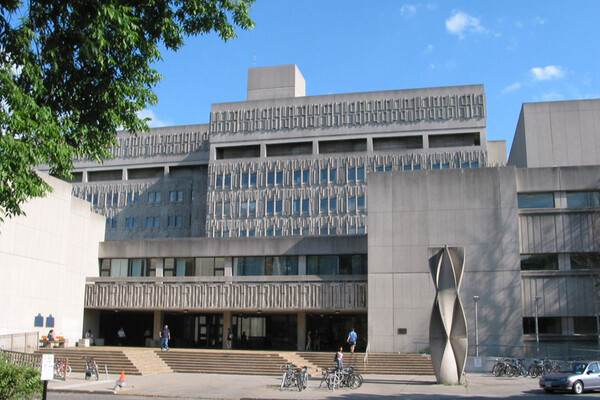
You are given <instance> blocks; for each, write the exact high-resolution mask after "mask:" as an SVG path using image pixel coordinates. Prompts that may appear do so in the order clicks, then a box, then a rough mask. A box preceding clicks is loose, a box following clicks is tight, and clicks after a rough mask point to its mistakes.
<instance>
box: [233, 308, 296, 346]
mask: <svg viewBox="0 0 600 400" xmlns="http://www.w3.org/2000/svg"><path fill="white" fill-rule="evenodd" d="M231 322H232V325H231V332H232V333H233V346H232V347H233V348H234V349H236V348H237V349H255V350H296V341H297V339H296V337H297V330H298V316H297V315H296V314H258V313H256V314H237V315H234V316H233V317H232V321H231Z"/></svg>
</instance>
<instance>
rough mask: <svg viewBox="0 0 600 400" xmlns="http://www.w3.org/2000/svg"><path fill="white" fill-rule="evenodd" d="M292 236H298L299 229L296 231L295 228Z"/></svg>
mask: <svg viewBox="0 0 600 400" xmlns="http://www.w3.org/2000/svg"><path fill="white" fill-rule="evenodd" d="M292 234H293V235H294V236H300V229H298V228H295V229H294V230H293V232H292Z"/></svg>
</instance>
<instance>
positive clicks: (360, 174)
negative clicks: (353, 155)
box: [356, 167, 365, 182]
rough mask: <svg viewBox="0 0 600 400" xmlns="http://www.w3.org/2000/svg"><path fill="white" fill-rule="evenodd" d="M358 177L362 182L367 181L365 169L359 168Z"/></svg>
mask: <svg viewBox="0 0 600 400" xmlns="http://www.w3.org/2000/svg"><path fill="white" fill-rule="evenodd" d="M356 176H357V177H358V180H359V181H360V182H363V181H364V180H365V167H358V168H357V171H356Z"/></svg>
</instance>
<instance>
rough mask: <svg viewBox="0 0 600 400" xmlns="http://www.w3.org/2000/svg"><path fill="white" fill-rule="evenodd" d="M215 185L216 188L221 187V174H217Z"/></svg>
mask: <svg viewBox="0 0 600 400" xmlns="http://www.w3.org/2000/svg"><path fill="white" fill-rule="evenodd" d="M217 187H218V188H221V187H223V175H221V174H219V175H217Z"/></svg>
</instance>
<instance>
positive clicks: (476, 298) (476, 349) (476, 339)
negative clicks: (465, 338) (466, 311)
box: [473, 296, 479, 357]
mask: <svg viewBox="0 0 600 400" xmlns="http://www.w3.org/2000/svg"><path fill="white" fill-rule="evenodd" d="M478 300H479V296H473V301H474V302H475V357H479V327H478V325H477V301H478Z"/></svg>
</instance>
